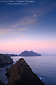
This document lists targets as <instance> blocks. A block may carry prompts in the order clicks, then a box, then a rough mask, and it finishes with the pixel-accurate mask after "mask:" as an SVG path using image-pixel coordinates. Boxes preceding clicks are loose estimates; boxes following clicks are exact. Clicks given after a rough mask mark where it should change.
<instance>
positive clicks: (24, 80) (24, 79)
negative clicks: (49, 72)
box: [6, 58, 44, 85]
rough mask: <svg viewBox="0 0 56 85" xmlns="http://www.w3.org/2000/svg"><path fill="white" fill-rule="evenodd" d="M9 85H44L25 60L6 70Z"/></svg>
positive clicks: (20, 60)
mask: <svg viewBox="0 0 56 85" xmlns="http://www.w3.org/2000/svg"><path fill="white" fill-rule="evenodd" d="M6 71H7V73H6V75H7V77H8V78H9V80H8V85H44V83H43V82H42V81H41V80H40V79H39V78H38V76H37V75H36V74H35V73H34V72H33V71H32V69H31V68H30V66H29V65H28V64H27V63H26V61H25V60H24V59H23V58H20V59H19V60H18V61H17V62H16V63H15V64H13V65H11V67H10V68H7V69H6Z"/></svg>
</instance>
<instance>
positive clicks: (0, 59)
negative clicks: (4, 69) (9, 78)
mask: <svg viewBox="0 0 56 85" xmlns="http://www.w3.org/2000/svg"><path fill="white" fill-rule="evenodd" d="M10 63H13V60H12V58H10V57H9V56H6V55H4V54H0V66H3V65H5V64H10Z"/></svg>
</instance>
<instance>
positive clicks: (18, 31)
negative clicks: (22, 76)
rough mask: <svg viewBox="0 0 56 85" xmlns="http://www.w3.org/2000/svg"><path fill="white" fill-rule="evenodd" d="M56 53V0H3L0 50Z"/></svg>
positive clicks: (5, 51)
mask: <svg viewBox="0 0 56 85" xmlns="http://www.w3.org/2000/svg"><path fill="white" fill-rule="evenodd" d="M25 50H28V51H30V50H31V51H35V52H37V53H41V54H45V53H46V54H56V0H1V1H0V53H14V54H19V53H20V52H22V51H25Z"/></svg>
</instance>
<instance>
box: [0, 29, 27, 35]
mask: <svg viewBox="0 0 56 85" xmlns="http://www.w3.org/2000/svg"><path fill="white" fill-rule="evenodd" d="M27 30H28V29H27V28H19V29H0V35H3V34H6V33H7V34H8V33H16V32H22V31H27Z"/></svg>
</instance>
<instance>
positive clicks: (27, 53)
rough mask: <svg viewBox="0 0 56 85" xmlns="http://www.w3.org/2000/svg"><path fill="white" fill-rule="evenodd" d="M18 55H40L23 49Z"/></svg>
mask: <svg viewBox="0 0 56 85" xmlns="http://www.w3.org/2000/svg"><path fill="white" fill-rule="evenodd" d="M19 56H41V54H38V53H36V52H33V51H24V52H22V53H21V54H20V55H19Z"/></svg>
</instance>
